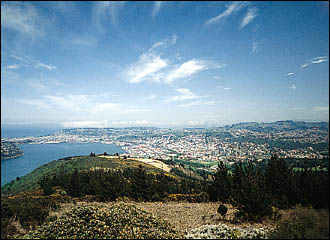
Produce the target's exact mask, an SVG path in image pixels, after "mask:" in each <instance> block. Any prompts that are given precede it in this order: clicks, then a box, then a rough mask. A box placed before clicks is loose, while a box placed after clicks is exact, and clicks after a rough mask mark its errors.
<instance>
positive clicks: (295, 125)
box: [225, 120, 329, 132]
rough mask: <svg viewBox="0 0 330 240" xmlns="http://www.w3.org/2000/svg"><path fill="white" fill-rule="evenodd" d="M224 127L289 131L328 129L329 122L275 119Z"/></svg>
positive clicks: (262, 130)
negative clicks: (268, 121) (266, 121)
mask: <svg viewBox="0 0 330 240" xmlns="http://www.w3.org/2000/svg"><path fill="white" fill-rule="evenodd" d="M225 128H229V129H230V128H231V129H247V130H251V131H257V132H267V131H290V130H307V129H312V128H318V129H320V130H329V122H304V121H292V120H286V121H276V122H270V123H258V122H243V123H237V124H232V125H230V126H229V125H227V126H225Z"/></svg>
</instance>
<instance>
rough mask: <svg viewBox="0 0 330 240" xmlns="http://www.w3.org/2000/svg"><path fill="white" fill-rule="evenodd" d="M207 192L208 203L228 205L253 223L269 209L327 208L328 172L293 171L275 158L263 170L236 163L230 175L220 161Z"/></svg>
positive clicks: (270, 212) (254, 166) (261, 217)
mask: <svg viewBox="0 0 330 240" xmlns="http://www.w3.org/2000/svg"><path fill="white" fill-rule="evenodd" d="M208 193H209V195H210V200H211V201H222V202H228V203H232V204H233V205H234V206H236V207H237V208H238V210H239V211H238V213H237V216H238V217H242V218H245V219H248V220H255V221H259V220H261V219H263V218H264V217H266V216H271V214H272V206H275V207H277V208H279V209H286V208H288V207H292V206H295V205H296V204H302V205H303V206H312V207H313V208H315V209H322V208H327V209H329V172H328V171H313V170H311V169H304V170H303V171H293V170H292V169H291V168H289V167H288V165H287V163H286V162H285V161H284V160H283V159H281V158H278V157H277V156H276V155H274V156H272V157H271V159H270V160H269V161H268V163H267V166H266V169H265V170H263V169H262V168H259V167H258V166H256V165H254V164H253V163H251V162H249V163H247V164H245V165H243V164H242V163H241V162H240V163H235V164H234V166H233V170H232V172H230V171H229V169H228V168H227V167H226V166H225V165H224V164H223V163H222V162H221V163H220V164H219V166H218V170H217V172H216V173H215V174H214V175H213V181H212V183H211V184H210V185H209V188H208Z"/></svg>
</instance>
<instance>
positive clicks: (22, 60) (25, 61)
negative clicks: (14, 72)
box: [10, 54, 33, 64]
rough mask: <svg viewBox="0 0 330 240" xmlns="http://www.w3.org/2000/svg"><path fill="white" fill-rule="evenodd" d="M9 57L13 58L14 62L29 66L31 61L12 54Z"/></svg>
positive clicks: (26, 57) (28, 58)
mask: <svg viewBox="0 0 330 240" xmlns="http://www.w3.org/2000/svg"><path fill="white" fill-rule="evenodd" d="M10 56H11V57H12V58H15V59H16V60H19V61H21V62H23V63H25V64H30V63H31V62H32V61H33V60H32V59H31V58H30V57H28V56H25V57H21V56H16V55H14V54H10Z"/></svg>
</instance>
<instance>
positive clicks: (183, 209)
mask: <svg viewBox="0 0 330 240" xmlns="http://www.w3.org/2000/svg"><path fill="white" fill-rule="evenodd" d="M135 204H136V206H138V207H139V208H141V209H144V210H146V211H148V212H151V213H153V214H154V215H155V216H157V217H161V218H163V219H165V220H167V221H168V222H170V223H171V224H173V225H174V226H175V227H176V229H177V230H178V231H180V232H185V231H186V230H191V229H194V228H198V227H200V226H202V225H210V224H214V225H216V224H219V223H224V224H226V225H228V226H236V227H247V226H250V227H255V228H260V227H264V226H265V225H267V226H270V225H272V223H271V222H269V221H265V222H263V223H254V224H251V223H234V221H233V220H234V215H235V212H236V209H234V208H233V207H232V205H230V204H225V206H226V207H227V208H228V211H227V214H226V217H225V218H223V217H222V216H221V215H220V214H219V213H218V212H217V210H218V207H219V205H220V203H219V202H217V203H214V202H209V203H185V202H182V203H180V202H166V203H162V202H142V203H135Z"/></svg>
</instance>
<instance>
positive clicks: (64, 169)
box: [1, 156, 174, 195]
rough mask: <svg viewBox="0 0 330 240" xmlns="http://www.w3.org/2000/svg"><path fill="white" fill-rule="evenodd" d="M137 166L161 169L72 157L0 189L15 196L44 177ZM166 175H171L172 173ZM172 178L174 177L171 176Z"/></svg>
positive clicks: (157, 170) (120, 160)
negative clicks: (76, 171)
mask: <svg viewBox="0 0 330 240" xmlns="http://www.w3.org/2000/svg"><path fill="white" fill-rule="evenodd" d="M139 165H142V167H143V168H144V169H145V170H146V172H147V173H162V172H163V171H162V169H160V168H157V167H155V166H152V165H150V164H147V163H144V162H141V161H138V160H136V159H133V158H126V159H124V158H123V157H120V156H117V157H112V158H104V157H103V156H92V157H91V156H73V157H67V158H63V159H59V160H54V161H52V162H49V163H47V164H44V165H42V166H40V167H39V168H37V169H35V170H34V171H32V172H31V173H28V174H26V175H25V176H23V177H20V178H19V179H16V180H13V181H11V182H9V183H7V184H5V185H4V186H2V187H1V193H2V194H4V195H12V194H17V193H19V192H23V191H32V190H34V189H36V188H37V187H38V182H39V181H40V180H41V179H42V178H43V177H44V176H47V177H50V176H55V175H56V174H59V173H63V174H67V173H73V172H74V171H75V169H77V170H78V171H90V170H92V169H100V168H103V169H111V170H117V169H124V168H138V167H139ZM166 173H167V174H170V175H173V174H172V173H168V172H166ZM173 176H174V175H173Z"/></svg>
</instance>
